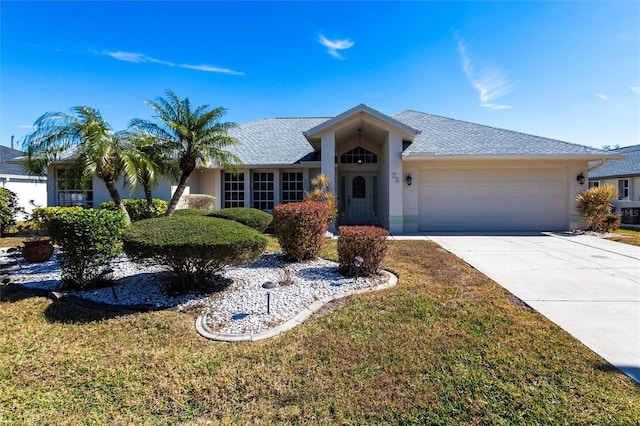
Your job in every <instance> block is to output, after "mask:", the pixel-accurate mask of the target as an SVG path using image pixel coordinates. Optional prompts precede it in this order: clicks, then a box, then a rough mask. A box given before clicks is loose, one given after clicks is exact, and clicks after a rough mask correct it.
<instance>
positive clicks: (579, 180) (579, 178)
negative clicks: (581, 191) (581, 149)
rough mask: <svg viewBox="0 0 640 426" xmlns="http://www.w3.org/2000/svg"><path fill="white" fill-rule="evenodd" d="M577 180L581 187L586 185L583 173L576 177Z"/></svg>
mask: <svg viewBox="0 0 640 426" xmlns="http://www.w3.org/2000/svg"><path fill="white" fill-rule="evenodd" d="M576 180H577V181H578V183H579V184H580V185H584V175H583V174H582V172H580V174H579V175H578V176H576Z"/></svg>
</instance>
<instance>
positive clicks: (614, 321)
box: [428, 233, 640, 383]
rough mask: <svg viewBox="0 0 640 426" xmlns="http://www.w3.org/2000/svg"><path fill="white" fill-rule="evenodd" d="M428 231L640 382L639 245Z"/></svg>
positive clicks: (577, 237)
mask: <svg viewBox="0 0 640 426" xmlns="http://www.w3.org/2000/svg"><path fill="white" fill-rule="evenodd" d="M428 238H429V239H431V240H433V241H435V242H436V243H438V244H439V245H441V246H442V247H444V248H445V249H446V250H448V251H450V252H452V253H454V254H455V255H457V256H458V257H460V258H461V259H463V260H464V261H465V262H467V263H468V264H470V265H472V266H473V267H474V268H476V269H478V270H479V271H481V272H482V273H484V274H485V275H487V276H488V277H490V278H491V279H493V280H494V281H496V282H497V283H498V284H500V285H501V286H502V287H504V288H506V289H507V290H508V291H510V292H511V293H513V294H514V295H515V296H517V297H518V298H520V299H521V300H523V301H524V302H526V303H527V304H528V305H529V306H531V307H532V308H534V309H535V310H537V311H538V312H540V313H541V314H542V315H544V316H546V317H547V318H549V319H550V320H551V321H553V322H554V323H556V324H557V325H558V326H560V327H561V328H563V329H564V330H566V331H567V332H569V333H570V334H571V335H573V336H574V337H575V338H577V339H578V340H580V341H581V342H582V343H584V344H585V345H586V346H588V347H589V348H590V349H591V350H593V351H594V352H596V353H597V354H598V355H600V356H601V357H603V358H604V359H606V360H607V361H608V362H610V363H611V364H613V365H614V366H615V367H617V368H618V369H620V370H621V371H622V372H624V373H625V374H627V375H628V376H630V377H631V378H633V379H634V380H635V381H637V382H639V383H640V247H636V246H631V245H626V244H622V243H617V242H613V241H608V240H603V239H600V238H597V237H594V236H589V235H573V234H555V233H522V234H514V233H512V234H507V233H504V234H501V233H495V234H494V233H491V234H487V233H447V234H444V233H429V234H428Z"/></svg>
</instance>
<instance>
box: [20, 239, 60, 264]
mask: <svg viewBox="0 0 640 426" xmlns="http://www.w3.org/2000/svg"><path fill="white" fill-rule="evenodd" d="M52 254H53V244H51V241H50V240H36V241H25V242H24V247H23V248H22V257H24V258H25V259H27V261H28V262H31V263H40V262H46V261H47V260H49V259H51V255H52Z"/></svg>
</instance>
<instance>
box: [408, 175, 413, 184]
mask: <svg viewBox="0 0 640 426" xmlns="http://www.w3.org/2000/svg"><path fill="white" fill-rule="evenodd" d="M411 182H413V178H412V177H411V173H409V174H408V175H407V185H409V186H411Z"/></svg>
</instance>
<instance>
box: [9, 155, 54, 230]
mask: <svg viewBox="0 0 640 426" xmlns="http://www.w3.org/2000/svg"><path fill="white" fill-rule="evenodd" d="M22 155H24V152H22V151H18V150H17V149H12V148H9V147H6V146H0V186H2V187H3V188H6V189H8V190H10V191H13V192H14V193H16V195H17V196H18V205H19V206H20V207H22V208H24V210H25V213H26V214H30V213H31V210H32V209H33V207H34V205H35V206H38V207H45V206H46V205H47V183H46V178H44V177H36V176H30V175H29V173H27V172H26V171H25V170H24V168H23V167H22V166H21V165H19V164H10V163H8V162H7V161H8V160H11V159H13V158H16V157H20V156H22ZM18 219H23V218H21V217H18Z"/></svg>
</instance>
